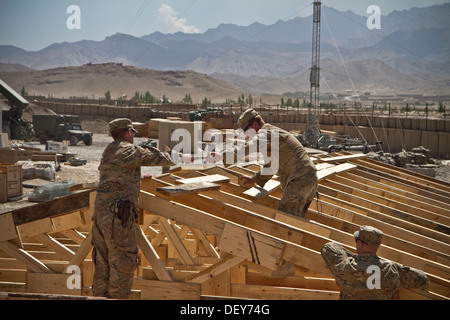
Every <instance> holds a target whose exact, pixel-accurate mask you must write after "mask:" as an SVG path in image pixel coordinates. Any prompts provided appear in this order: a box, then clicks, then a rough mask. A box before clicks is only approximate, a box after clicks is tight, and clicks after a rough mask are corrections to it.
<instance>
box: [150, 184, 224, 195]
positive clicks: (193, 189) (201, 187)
mask: <svg viewBox="0 0 450 320" xmlns="http://www.w3.org/2000/svg"><path fill="white" fill-rule="evenodd" d="M217 189H220V185H219V184H216V183H211V182H197V183H185V184H180V185H175V186H169V187H160V188H158V191H159V192H161V193H163V194H166V195H168V196H169V197H176V196H181V195H188V194H194V193H199V192H203V191H208V190H217Z"/></svg>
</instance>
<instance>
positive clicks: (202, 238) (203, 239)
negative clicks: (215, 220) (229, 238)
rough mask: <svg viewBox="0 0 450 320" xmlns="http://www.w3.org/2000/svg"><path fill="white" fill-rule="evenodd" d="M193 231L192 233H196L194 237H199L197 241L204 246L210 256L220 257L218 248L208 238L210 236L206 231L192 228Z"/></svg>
mask: <svg viewBox="0 0 450 320" xmlns="http://www.w3.org/2000/svg"><path fill="white" fill-rule="evenodd" d="M190 229H191V231H192V234H193V235H194V237H195V238H196V239H197V241H198V242H199V243H200V245H201V246H202V247H203V249H204V250H205V252H206V253H207V254H208V255H209V256H210V257H216V258H219V257H220V256H219V253H217V251H216V249H215V248H214V246H213V245H212V244H211V242H210V241H209V240H208V238H207V237H206V235H205V233H204V232H203V231H201V230H198V229H196V228H192V227H191V228H190Z"/></svg>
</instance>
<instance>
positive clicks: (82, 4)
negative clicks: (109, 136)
mask: <svg viewBox="0 0 450 320" xmlns="http://www.w3.org/2000/svg"><path fill="white" fill-rule="evenodd" d="M449 2H450V0H322V3H323V5H325V6H329V7H333V8H336V9H338V10H340V11H347V10H351V11H353V12H355V13H357V14H359V15H363V16H367V17H369V16H370V14H368V13H367V8H368V7H369V6H371V5H377V6H379V7H380V10H381V14H382V15H388V14H389V13H391V12H392V11H393V10H408V9H410V8H411V7H428V6H431V5H435V4H444V3H449ZM312 3H313V0H127V1H124V0H0V45H13V46H16V47H19V48H22V49H25V50H27V51H38V50H41V49H43V48H45V47H47V46H49V45H51V44H53V43H61V42H76V41H80V40H95V41H101V40H103V39H105V37H108V36H111V35H114V34H116V33H125V34H130V35H133V36H136V37H141V36H144V35H148V34H151V33H153V32H155V31H159V32H162V33H174V32H178V31H181V32H185V33H204V32H206V31H207V30H208V29H213V28H216V27H217V26H218V25H219V24H222V23H232V24H236V25H239V26H248V25H250V24H252V23H254V22H259V23H262V24H266V25H271V24H274V23H275V22H277V21H278V20H284V21H286V20H290V19H293V18H295V17H298V16H301V17H306V16H310V15H311V14H312V7H313V6H312ZM72 6H76V7H77V8H78V9H79V11H74V10H73V8H72Z"/></svg>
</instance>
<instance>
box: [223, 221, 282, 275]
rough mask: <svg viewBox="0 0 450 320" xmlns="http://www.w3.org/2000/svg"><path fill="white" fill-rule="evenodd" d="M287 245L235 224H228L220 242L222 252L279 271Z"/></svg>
mask: <svg viewBox="0 0 450 320" xmlns="http://www.w3.org/2000/svg"><path fill="white" fill-rule="evenodd" d="M284 247H285V244H284V243H283V242H280V241H274V240H273V239H271V238H269V237H267V236H266V235H263V234H260V233H255V232H253V231H250V230H248V229H244V228H242V227H240V226H237V225H233V224H226V225H225V228H224V230H223V232H222V236H221V238H220V242H219V249H220V250H221V251H224V252H227V253H230V254H232V255H235V256H237V257H241V258H245V259H246V260H248V261H251V262H253V263H256V264H260V265H263V266H265V267H267V268H270V269H272V270H275V269H277V267H278V266H279V264H280V262H281V258H282V256H283V252H284Z"/></svg>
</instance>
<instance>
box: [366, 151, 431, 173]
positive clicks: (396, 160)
mask: <svg viewBox="0 0 450 320" xmlns="http://www.w3.org/2000/svg"><path fill="white" fill-rule="evenodd" d="M367 156H368V158H370V159H373V160H377V161H381V162H384V163H387V164H390V165H394V166H397V167H401V168H404V167H408V166H411V165H412V166H414V165H416V166H421V165H430V164H431V165H436V164H438V163H437V161H436V160H435V159H433V158H431V154H430V150H429V149H427V148H425V147H423V146H420V147H418V148H413V149H412V150H411V151H410V152H407V151H405V150H403V151H402V152H399V153H394V154H392V153H386V152H383V151H380V152H373V153H369V154H368V155H367Z"/></svg>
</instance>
